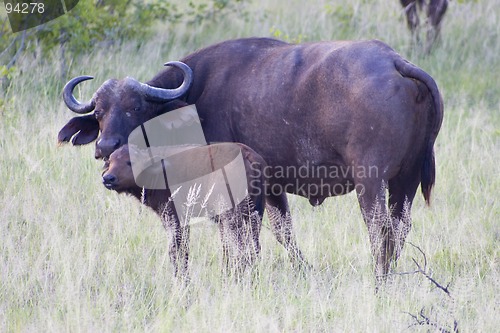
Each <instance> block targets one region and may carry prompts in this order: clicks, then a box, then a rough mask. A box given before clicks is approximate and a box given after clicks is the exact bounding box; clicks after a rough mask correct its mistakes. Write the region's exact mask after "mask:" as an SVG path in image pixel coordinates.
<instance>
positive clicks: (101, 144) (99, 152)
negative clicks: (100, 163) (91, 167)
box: [95, 138, 124, 159]
mask: <svg viewBox="0 0 500 333" xmlns="http://www.w3.org/2000/svg"><path fill="white" fill-rule="evenodd" d="M123 144H124V142H123V140H121V139H120V138H109V139H102V138H101V139H99V140H98V141H97V143H96V151H95V158H97V159H99V158H106V157H109V156H110V155H111V153H113V152H114V151H115V150H117V149H118V148H120V147H121V146H122V145H123Z"/></svg>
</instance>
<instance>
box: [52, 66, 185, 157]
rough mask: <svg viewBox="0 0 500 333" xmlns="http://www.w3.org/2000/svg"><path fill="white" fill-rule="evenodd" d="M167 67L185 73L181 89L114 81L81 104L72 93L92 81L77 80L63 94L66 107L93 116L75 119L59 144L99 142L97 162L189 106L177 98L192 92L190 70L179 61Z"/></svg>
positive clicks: (60, 138) (66, 128)
mask: <svg viewBox="0 0 500 333" xmlns="http://www.w3.org/2000/svg"><path fill="white" fill-rule="evenodd" d="M165 65H166V66H173V67H176V68H179V69H180V70H181V71H182V72H183V75H184V80H183V82H182V84H181V85H180V86H179V87H178V88H175V89H163V88H157V87H153V86H150V85H148V84H145V83H141V82H139V81H137V80H135V79H133V78H130V77H127V78H125V79H123V80H114V79H111V80H108V81H106V82H104V83H103V85H102V86H101V87H100V88H99V89H98V90H97V91H96V92H95V94H94V96H93V97H92V99H91V100H90V101H88V102H85V103H81V102H79V101H77V100H76V98H75V97H74V96H73V90H74V89H75V87H76V86H77V85H78V84H79V83H80V82H83V81H86V80H90V79H92V77H91V76H78V77H75V78H73V79H72V80H70V81H69V82H68V83H67V84H66V86H65V87H64V90H63V99H64V102H65V103H66V106H67V107H68V108H69V109H70V110H71V111H73V112H76V113H78V114H87V113H91V112H92V111H93V113H91V114H87V115H85V116H80V117H74V118H72V119H71V120H70V121H69V122H68V123H67V124H66V125H65V126H64V127H63V128H62V129H61V130H60V131H59V135H58V141H59V142H69V141H71V142H72V143H73V144H74V145H83V144H88V143H90V142H92V141H94V140H96V139H97V141H96V150H95V158H107V157H109V156H110V155H111V153H112V152H113V151H115V150H116V149H118V148H119V147H120V146H122V145H124V144H126V143H127V138H128V135H129V134H130V132H132V130H133V129H134V128H136V127H137V126H140V125H141V124H142V123H144V122H146V121H148V120H150V119H152V118H154V117H156V116H158V115H160V114H163V113H165V112H167V111H170V110H174V109H178V108H180V107H183V106H186V105H187V104H186V103H185V102H183V101H181V100H178V99H177V98H179V97H180V96H182V95H183V94H185V93H186V92H187V91H188V90H189V87H190V85H191V83H192V80H193V73H192V71H191V69H190V68H189V66H187V65H186V64H184V63H182V62H178V61H173V62H168V63H166V64H165ZM99 132H100V136H99ZM98 136H99V138H98Z"/></svg>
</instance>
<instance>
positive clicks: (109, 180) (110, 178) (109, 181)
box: [102, 174, 116, 185]
mask: <svg viewBox="0 0 500 333" xmlns="http://www.w3.org/2000/svg"><path fill="white" fill-rule="evenodd" d="M102 182H103V183H104V185H113V184H114V183H115V182H116V177H115V176H114V175H112V174H107V175H104V176H103V177H102Z"/></svg>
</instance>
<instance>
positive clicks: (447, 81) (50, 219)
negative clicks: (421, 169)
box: [0, 0, 500, 332]
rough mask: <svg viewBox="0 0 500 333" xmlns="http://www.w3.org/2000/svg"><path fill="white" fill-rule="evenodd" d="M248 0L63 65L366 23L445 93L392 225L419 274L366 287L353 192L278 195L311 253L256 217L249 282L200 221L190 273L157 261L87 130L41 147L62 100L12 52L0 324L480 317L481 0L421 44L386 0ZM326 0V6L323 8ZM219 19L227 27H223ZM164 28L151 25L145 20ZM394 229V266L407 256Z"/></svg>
mask: <svg viewBox="0 0 500 333" xmlns="http://www.w3.org/2000/svg"><path fill="white" fill-rule="evenodd" d="M265 3H267V2H264V1H262V3H261V2H259V1H257V0H256V1H254V3H253V4H252V5H250V6H249V11H250V14H249V20H248V21H242V20H238V19H237V18H234V17H233V18H231V17H230V18H227V19H225V20H221V21H220V22H218V24H217V25H215V24H208V23H205V24H203V25H201V26H191V25H187V24H186V25H181V24H180V25H178V26H176V27H163V28H162V29H163V30H159V32H158V34H157V35H156V36H155V37H153V38H152V40H150V41H146V42H143V43H142V44H140V47H139V48H138V47H137V43H131V44H130V45H126V46H124V47H123V48H121V49H101V50H99V49H96V50H90V53H89V55H86V56H85V57H81V58H75V59H74V60H73V62H72V63H71V68H70V73H71V75H81V74H89V75H94V76H95V77H96V79H95V80H93V81H91V82H88V83H86V84H84V85H82V86H81V89H80V91H79V94H80V96H81V98H82V99H86V98H90V96H91V95H92V93H93V91H95V89H97V88H98V87H99V85H100V84H101V83H102V82H104V81H105V80H106V79H108V78H110V77H117V78H122V77H124V76H127V75H130V76H133V77H135V78H137V79H139V80H143V81H145V80H147V79H149V78H151V77H152V76H153V75H154V74H155V73H156V72H158V71H159V70H160V69H161V67H162V64H163V62H165V61H168V60H174V59H178V58H180V57H182V56H183V55H185V54H188V53H190V52H192V51H194V50H195V49H197V48H200V47H202V46H206V45H209V44H211V43H213V42H216V41H218V40H223V39H228V38H233V37H241V36H251V35H259V36H270V35H273V34H278V33H280V34H281V35H280V36H281V38H287V39H290V40H299V39H300V40H304V41H307V40H319V39H322V40H327V39H358V38H363V39H367V38H378V39H381V40H384V41H386V42H387V43H389V44H390V45H392V46H393V47H394V48H396V49H397V50H398V51H399V52H401V53H402V54H404V55H405V56H406V57H407V58H408V59H409V60H411V61H412V62H414V63H416V64H418V65H419V66H421V67H422V68H424V69H425V70H426V71H428V72H429V73H430V74H431V75H432V76H433V77H434V78H435V79H436V81H437V82H438V84H439V86H440V89H441V90H442V92H443V96H444V99H445V119H444V123H443V127H442V129H441V132H440V135H439V137H438V140H437V144H436V147H435V148H436V160H437V183H436V187H435V189H434V192H433V204H432V207H431V208H426V207H425V205H424V202H423V199H422V198H421V196H420V195H419V196H418V197H417V198H416V200H415V202H414V208H413V229H412V231H411V232H410V234H409V237H408V240H409V241H410V242H412V243H413V244H415V245H417V246H419V247H420V248H421V249H422V250H423V251H424V252H425V253H426V257H427V261H428V268H429V269H430V270H431V271H432V274H433V277H434V278H435V279H436V280H437V281H439V282H441V283H442V284H443V285H446V284H447V283H448V282H451V284H450V286H449V289H450V292H451V296H452V298H450V297H448V296H446V295H445V294H444V293H443V292H442V291H440V290H437V289H436V288H435V287H434V286H433V285H432V284H431V283H430V282H429V281H428V280H427V279H426V278H425V277H423V276H422V275H406V276H393V277H392V278H391V279H390V282H389V283H388V285H387V286H386V287H385V288H384V289H383V290H381V291H380V292H379V293H378V294H375V293H374V277H373V272H372V262H371V256H370V250H369V244H368V234H367V231H366V228H365V226H364V223H363V221H362V218H361V214H360V212H359V208H358V205H357V201H356V198H355V196H354V195H353V194H350V195H347V196H343V197H339V198H333V199H328V200H326V201H325V202H324V204H323V205H322V206H320V207H318V208H312V207H311V206H310V205H309V204H308V202H307V201H306V200H304V199H302V198H298V197H292V196H291V197H290V202H291V210H292V216H293V219H294V225H295V229H296V232H297V238H298V241H299V244H300V245H301V247H302V249H303V251H304V253H305V255H306V257H307V259H308V260H309V261H310V263H311V264H312V265H313V266H314V269H313V270H312V271H311V272H309V273H307V274H305V275H303V274H300V273H298V272H296V271H294V270H293V269H292V268H291V267H290V264H289V262H288V260H287V258H286V254H285V252H284V250H283V248H282V247H281V246H280V245H279V244H277V242H276V241H275V239H274V237H273V236H272V235H271V232H270V231H269V229H268V222H267V220H265V221H264V225H265V227H264V228H263V231H262V256H261V259H260V261H259V263H258V274H257V275H256V277H255V278H254V280H253V282H251V283H250V282H249V281H244V282H243V283H241V284H235V283H231V282H224V281H223V278H222V276H221V273H220V260H221V258H220V257H221V256H220V254H221V253H220V252H221V251H220V241H219V237H218V231H217V229H216V227H215V226H214V225H212V224H210V223H208V222H207V223H201V224H197V225H196V227H194V228H193V233H192V237H191V262H190V268H189V269H190V273H191V283H190V284H189V286H188V287H187V288H184V287H183V286H182V284H180V283H179V282H178V281H175V280H174V279H173V278H172V275H173V268H172V265H171V264H170V262H169V259H168V253H167V248H168V243H167V235H166V233H165V231H164V229H163V228H162V226H161V223H160V221H159V219H158V218H157V216H156V215H155V214H153V213H152V212H150V211H149V210H148V209H145V208H143V207H141V206H140V205H139V203H137V202H136V201H135V200H134V199H132V198H129V197H126V196H120V195H117V194H116V193H112V192H110V191H107V190H106V189H105V188H104V187H103V186H102V185H101V183H100V172H101V162H99V161H95V160H94V158H93V148H94V147H93V145H88V146H86V147H81V148H74V147H71V146H63V147H58V146H57V144H56V136H57V132H58V130H59V129H60V128H61V127H62V126H63V125H64V124H65V123H66V121H67V120H68V119H69V118H70V117H72V116H73V114H72V113H71V112H70V111H68V110H67V109H66V108H65V106H64V104H63V102H62V99H61V96H60V91H61V88H62V85H63V84H64V82H63V81H62V80H60V78H59V72H58V64H57V57H56V56H54V57H53V58H50V59H41V58H36V59H34V58H32V57H31V55H30V54H27V55H26V56H25V57H24V58H22V59H20V63H19V65H18V68H19V71H18V72H17V74H15V77H14V79H13V80H12V85H11V87H10V89H9V90H8V91H7V92H6V93H5V94H4V96H3V97H2V98H3V100H4V101H3V106H2V107H1V108H0V156H1V157H0V235H1V236H0V237H1V241H0V331H2V332H33V331H38V332H49V331H50V332H59V331H70V332H78V331H83V332H94V331H155V332H156V331H160V332H161V331H164V332H169V331H178V332H185V331H197V332H229V331H240V332H247V331H270V332H284V331H286V332H289V331H296V332H301V331H336V332H344V331H358V332H364V331H369V332H389V331H417V332H424V331H427V330H428V329H430V330H431V331H432V330H433V328H432V327H430V326H412V327H410V328H408V327H409V326H410V325H412V324H414V323H415V321H414V320H413V319H412V318H411V317H410V315H408V312H409V313H412V314H416V315H417V314H418V313H419V311H420V310H421V309H422V308H425V313H426V314H427V315H428V316H429V317H430V318H431V319H432V320H434V321H436V322H438V323H440V324H441V325H442V326H445V327H447V328H448V329H449V330H451V329H452V326H453V321H454V320H456V321H457V322H458V325H459V326H458V327H459V329H460V330H461V331H463V332H470V331H476V332H493V331H495V330H496V329H497V327H498V319H497V317H498V314H497V313H498V307H499V304H500V303H499V298H498V295H500V267H499V264H500V259H499V258H500V246H499V244H500V224H499V221H500V207H499V200H498V198H497V196H498V192H499V190H500V179H499V175H500V167H499V163H498V160H499V158H500V115H499V109H500V102H499V96H500V84H499V82H498V76H497V73H496V72H497V70H498V68H500V57H499V56H498V55H499V54H500V47H499V43H498V39H499V30H500V26H499V25H498V23H497V20H498V17H499V14H500V13H499V11H500V9H499V8H500V6H498V5H499V3H498V0H486V1H481V2H477V3H476V2H466V3H465V4H459V3H458V2H457V1H454V2H451V3H450V8H449V12H448V13H447V16H446V17H445V22H444V26H443V31H442V32H443V39H442V41H441V43H440V44H439V45H438V46H437V47H436V49H435V50H434V52H433V53H432V54H431V55H429V56H427V57H424V56H422V55H419V54H418V53H417V52H413V51H412V50H411V49H410V47H409V40H410V39H409V36H408V32H407V30H406V26H405V22H404V21H403V19H402V17H401V13H400V9H399V7H398V2H397V1H393V2H390V3H388V2H386V1H381V0H380V1H372V2H368V1H361V0H359V1H356V0H355V1H352V2H350V3H351V5H348V6H344V7H342V6H338V8H337V7H335V6H334V5H332V3H330V2H326V1H325V2H323V1H318V2H317V4H314V3H311V4H309V2H307V5H304V3H305V2H303V1H300V2H299V1H293V2H285V1H277V2H273V3H274V4H273V5H270V4H265ZM332 6H333V7H332ZM228 27H230V28H231V29H230V30H228ZM162 31H164V32H162ZM412 258H416V259H418V260H419V261H420V262H422V258H421V256H420V254H419V252H418V251H417V250H416V249H415V248H413V247H412V246H406V247H405V249H404V251H403V253H402V256H401V259H400V262H399V266H398V268H397V269H398V271H411V270H414V269H415V265H414V264H413V262H412Z"/></svg>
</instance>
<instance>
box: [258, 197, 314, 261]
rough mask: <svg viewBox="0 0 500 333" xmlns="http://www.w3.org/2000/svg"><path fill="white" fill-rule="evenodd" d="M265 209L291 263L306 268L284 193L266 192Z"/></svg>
mask: <svg viewBox="0 0 500 333" xmlns="http://www.w3.org/2000/svg"><path fill="white" fill-rule="evenodd" d="M266 209H267V215H268V216H269V222H270V224H271V230H272V232H273V234H274V236H275V237H276V239H277V240H278V242H280V243H281V244H282V245H283V246H284V247H285V249H286V250H287V251H288V256H289V258H290V260H291V261H292V263H293V264H294V265H296V266H298V267H299V268H307V267H308V266H309V265H308V264H307V262H306V260H305V259H304V257H303V256H302V252H301V251H300V249H299V247H298V245H297V241H296V239H295V233H294V231H293V224H292V218H291V216H290V208H289V207H288V200H287V198H286V194H285V193H282V194H279V195H274V194H268V195H267V196H266Z"/></svg>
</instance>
